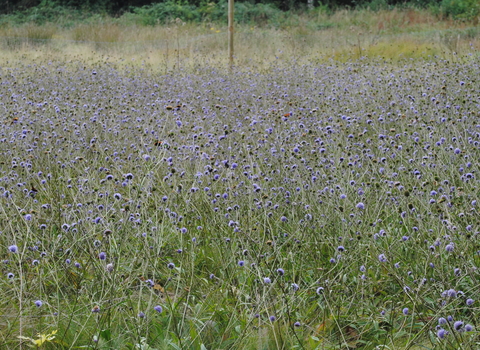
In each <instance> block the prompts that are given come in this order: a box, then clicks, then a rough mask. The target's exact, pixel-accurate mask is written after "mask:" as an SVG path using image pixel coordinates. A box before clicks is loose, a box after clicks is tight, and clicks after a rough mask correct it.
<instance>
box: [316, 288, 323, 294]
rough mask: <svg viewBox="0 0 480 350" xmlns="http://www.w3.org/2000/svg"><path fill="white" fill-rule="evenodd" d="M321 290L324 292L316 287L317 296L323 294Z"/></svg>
mask: <svg viewBox="0 0 480 350" xmlns="http://www.w3.org/2000/svg"><path fill="white" fill-rule="evenodd" d="M323 290H324V288H323V287H318V288H317V294H318V295H321V294H323Z"/></svg>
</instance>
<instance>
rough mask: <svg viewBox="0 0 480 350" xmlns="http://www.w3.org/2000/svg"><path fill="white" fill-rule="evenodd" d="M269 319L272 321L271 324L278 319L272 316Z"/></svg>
mask: <svg viewBox="0 0 480 350" xmlns="http://www.w3.org/2000/svg"><path fill="white" fill-rule="evenodd" d="M268 319H269V320H270V322H274V321H275V320H276V319H277V318H276V317H275V316H270V317H269V318H268Z"/></svg>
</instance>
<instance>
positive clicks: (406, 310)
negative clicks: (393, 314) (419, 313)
mask: <svg viewBox="0 0 480 350" xmlns="http://www.w3.org/2000/svg"><path fill="white" fill-rule="evenodd" d="M402 313H403V314H404V315H405V316H406V315H408V307H406V308H404V309H403V310H402Z"/></svg>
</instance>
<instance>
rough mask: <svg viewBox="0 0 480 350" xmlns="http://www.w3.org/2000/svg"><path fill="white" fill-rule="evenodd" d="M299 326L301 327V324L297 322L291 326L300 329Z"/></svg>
mask: <svg viewBox="0 0 480 350" xmlns="http://www.w3.org/2000/svg"><path fill="white" fill-rule="evenodd" d="M301 325H302V324H301V323H300V322H298V321H297V322H295V323H294V324H293V326H294V327H300V326H301Z"/></svg>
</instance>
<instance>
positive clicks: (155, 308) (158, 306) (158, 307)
mask: <svg viewBox="0 0 480 350" xmlns="http://www.w3.org/2000/svg"><path fill="white" fill-rule="evenodd" d="M153 309H154V310H155V311H156V312H158V313H159V314H161V313H162V311H163V308H162V307H161V306H160V305H156V306H154V307H153Z"/></svg>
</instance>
